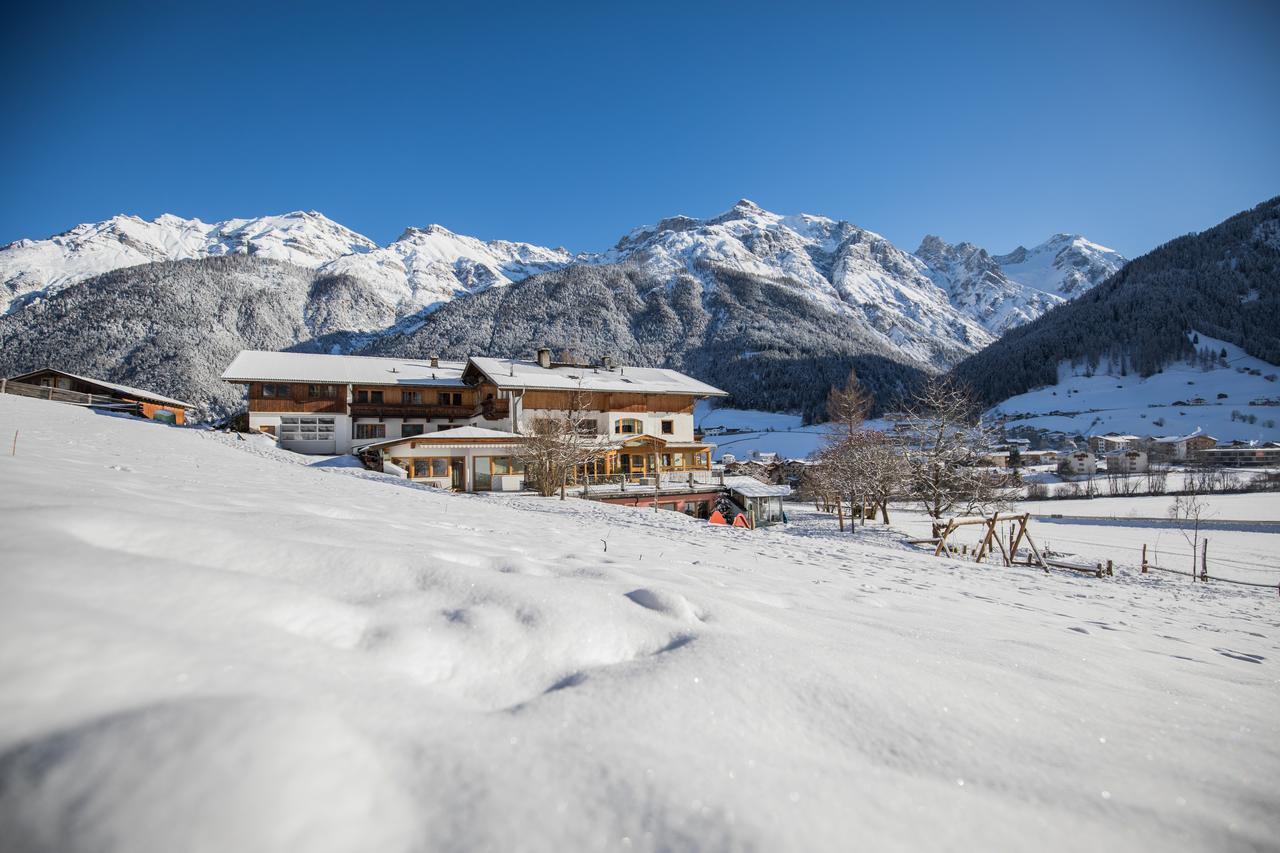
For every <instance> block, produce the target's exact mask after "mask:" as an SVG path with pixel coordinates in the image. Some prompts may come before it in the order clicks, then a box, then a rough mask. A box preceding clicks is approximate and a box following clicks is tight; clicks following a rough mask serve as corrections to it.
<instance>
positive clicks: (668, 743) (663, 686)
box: [0, 396, 1280, 851]
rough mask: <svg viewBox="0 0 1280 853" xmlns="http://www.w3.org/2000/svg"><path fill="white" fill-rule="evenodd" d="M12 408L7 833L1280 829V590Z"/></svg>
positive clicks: (915, 845)
mask: <svg viewBox="0 0 1280 853" xmlns="http://www.w3.org/2000/svg"><path fill="white" fill-rule="evenodd" d="M15 430H18V431H19V435H18V440H17V453H16V455H13V456H11V455H9V450H10V443H11V441H12V437H13V435H14V432H15ZM0 438H2V439H3V451H4V453H3V455H0V534H2V535H3V537H4V542H5V550H4V552H3V553H4V559H3V568H2V571H0V583H2V584H3V589H0V684H3V692H2V693H0V829H2V832H3V838H4V840H5V844H4V845H3V846H4V848H5V849H6V850H12V851H88V850H93V851H177V850H181V851H232V850H234V851H268V850H271V851H276V850H306V851H372V850H376V851H410V850H426V849H431V850H459V851H460V850H473V849H503V850H534V851H560V850H584V849H592V850H594V849H632V850H635V849H639V850H770V851H772V850H788V851H790V850H795V851H826V850H831V851H844V850H851V849H866V850H877V851H880V850H890V851H892V850H920V849H950V850H976V849H998V850H1023V849H1031V848H1034V849H1037V850H1153V851H1154V850H1161V851H1164V850H1205V851H1224V850H1263V849H1272V850H1274V849H1276V839H1277V838H1280V811H1278V810H1277V809H1276V807H1275V804H1276V794H1275V792H1276V791H1277V789H1280V718H1278V717H1277V714H1276V710H1277V708H1278V707H1280V686H1278V683H1280V682H1278V678H1280V670H1278V669H1277V666H1278V665H1280V601H1277V598H1276V595H1275V593H1274V592H1272V591H1266V590H1254V589H1249V588H1244V587H1238V588H1230V587H1225V586H1222V587H1214V588H1206V587H1201V586H1199V585H1197V586H1194V587H1193V586H1192V585H1191V584H1189V583H1187V582H1185V581H1184V580H1183V579H1181V578H1176V577H1173V576H1170V577H1168V578H1165V577H1146V578H1143V577H1135V576H1132V575H1118V576H1117V577H1116V578H1113V579H1107V580H1104V581H1099V580H1096V579H1092V578H1085V577H1076V576H1068V575H1064V574H1057V573H1055V574H1052V575H1048V576H1046V575H1044V574H1042V573H1039V572H1037V571H1031V570H1027V569H1002V568H1000V569H997V568H987V567H976V566H973V565H971V564H966V563H962V562H958V561H950V560H942V559H936V558H933V557H932V556H927V555H923V554H920V553H919V552H917V551H916V550H913V549H910V548H909V547H908V546H905V545H903V544H901V542H900V541H899V540H900V536H899V535H898V534H895V533H893V532H892V531H885V530H881V529H878V528H875V527H871V526H869V527H868V528H867V529H865V530H859V532H858V533H856V534H852V535H850V534H845V535H843V536H842V535H840V534H838V533H836V532H835V529H834V524H833V523H832V522H831V520H830V519H829V518H828V517H825V516H822V517H817V516H815V515H813V514H810V513H807V512H804V511H802V510H799V509H797V511H796V513H795V516H796V519H795V523H793V524H791V525H788V526H787V527H785V528H781V527H780V528H771V529H767V530H760V531H742V530H734V529H726V528H713V527H709V526H707V525H705V524H703V523H699V522H695V521H693V520H690V519H688V518H686V517H684V516H681V515H677V514H674V513H655V512H653V511H650V510H636V509H629V508H622V507H612V506H606V505H602V504H592V503H587V502H583V501H577V500H569V501H566V502H560V501H557V500H554V499H552V500H544V499H539V498H534V497H527V496H502V497H498V496H454V495H447V494H441V493H438V492H433V491H430V490H426V489H421V488H415V487H411V486H408V485H406V484H403V483H397V482H396V481H392V480H389V479H386V478H383V477H381V476H379V475H371V474H367V473H366V472H363V471H359V470H352V469H349V468H342V467H338V466H335V465H320V466H311V465H306V464H299V462H307V461H311V460H305V459H304V460H299V459H298V458H297V457H292V456H290V455H289V454H284V453H282V452H280V451H278V450H275V449H274V448H271V447H269V446H265V445H260V444H257V443H250V442H244V441H239V440H238V439H236V438H235V437H234V436H226V435H220V434H213V433H201V432H198V431H195V430H186V429H181V428H174V427H166V426H163V425H159V424H154V423H148V422H140V421H136V420H132V419H128V418H122V417H108V416H99V415H94V414H92V413H89V412H87V411H83V410H80V409H76V408H73V407H69V406H59V405H57V404H53V403H47V402H44V401H38V400H27V399H23V398H16V397H11V396H3V397H0ZM606 548H607V550H606Z"/></svg>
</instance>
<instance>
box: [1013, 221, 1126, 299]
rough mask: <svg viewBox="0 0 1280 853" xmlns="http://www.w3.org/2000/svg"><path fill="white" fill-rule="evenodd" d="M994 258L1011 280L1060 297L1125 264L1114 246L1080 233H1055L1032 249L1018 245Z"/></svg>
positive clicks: (1096, 281) (1071, 294)
mask: <svg viewBox="0 0 1280 853" xmlns="http://www.w3.org/2000/svg"><path fill="white" fill-rule="evenodd" d="M993 260H994V261H995V262H996V263H997V264H999V265H1000V270H1001V271H1002V272H1003V273H1004V274H1005V275H1006V276H1008V277H1009V278H1010V279H1012V280H1013V281H1016V282H1018V283H1019V284H1021V285H1024V286H1026V287H1029V288H1031V289H1032V290H1038V291H1041V292H1042V293H1048V294H1051V295H1053V296H1060V297H1062V298H1063V299H1074V298H1075V297H1077V296H1079V295H1080V294H1081V293H1084V292H1085V291H1086V290H1089V289H1090V288H1092V287H1094V286H1095V285H1098V284H1101V283H1102V281H1103V280H1104V279H1106V278H1107V277H1108V276H1110V275H1111V274H1112V273H1114V272H1116V271H1117V270H1119V269H1120V268H1121V267H1122V266H1124V265H1125V258H1124V256H1122V255H1121V254H1120V253H1119V252H1117V251H1116V250H1115V249H1108V248H1107V247H1106V246H1099V245H1098V244H1097V243H1094V242H1091V241H1089V240H1086V239H1085V238H1084V237H1081V236H1080V235H1079V234H1055V235H1053V236H1052V237H1050V238H1049V239H1048V240H1046V241H1045V242H1043V243H1041V244H1040V245H1039V246H1036V247H1035V248H1034V249H1025V248H1023V247H1022V246H1019V247H1018V248H1016V249H1014V250H1013V251H1012V252H1010V253H1009V254H1007V255H995V256H994V257H993Z"/></svg>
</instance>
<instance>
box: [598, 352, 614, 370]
mask: <svg viewBox="0 0 1280 853" xmlns="http://www.w3.org/2000/svg"><path fill="white" fill-rule="evenodd" d="M600 366H601V367H603V368H604V369H605V370H613V356H611V355H606V356H604V357H603V358H601V359H600Z"/></svg>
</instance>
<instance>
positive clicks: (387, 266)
mask: <svg viewBox="0 0 1280 853" xmlns="http://www.w3.org/2000/svg"><path fill="white" fill-rule="evenodd" d="M224 255H249V256H252V257H256V258H262V259H266V260H275V261H285V262H287V263H290V264H293V265H295V266H300V267H307V268H311V269H316V270H318V271H319V272H320V273H321V274H324V275H335V276H354V277H356V278H359V279H360V280H362V281H364V282H365V283H366V286H367V287H368V289H369V291H370V293H371V295H372V296H373V297H374V298H375V299H376V300H377V301H378V302H379V303H380V304H382V305H385V306H387V310H386V311H383V312H381V313H378V314H377V315H370V317H369V319H368V323H367V324H366V325H365V326H364V327H362V328H360V329H356V330H354V331H362V332H369V331H376V330H377V329H381V328H385V327H386V326H389V325H391V324H393V323H395V322H397V321H399V320H401V319H404V318H405V317H407V316H410V315H413V314H416V313H419V312H421V311H423V310H428V309H430V308H431V307H433V306H436V305H438V304H440V303H442V302H445V301H448V300H449V299H452V298H453V297H454V296H457V295H469V294H471V293H474V292H476V291H478V290H483V289H484V288H486V287H489V286H492V285H494V284H509V283H510V282H512V281H518V280H519V279H522V278H526V277H527V276H529V275H532V274H533V273H535V272H544V271H546V270H549V269H555V268H558V267H560V266H564V265H565V264H568V263H570V262H572V260H573V258H572V256H570V254H569V253H568V252H566V251H565V250H564V249H545V248H543V247H541V246H531V245H529V244H527V243H511V242H507V241H505V240H495V241H491V242H484V241H482V240H478V239H476V238H474V237H465V236H459V235H457V234H454V233H452V232H450V231H449V230H448V229H446V228H443V227H441V226H439V225H429V226H427V227H426V228H409V229H408V230H406V231H405V232H404V234H403V235H401V237H400V238H399V239H398V240H396V241H395V242H394V243H391V244H390V245H388V246H385V247H379V246H378V245H377V244H376V243H374V242H373V241H372V240H370V239H369V238H368V237H364V236H362V235H360V234H357V233H356V232H354V231H352V230H351V229H349V228H346V227H344V226H342V225H339V224H338V223H336V222H334V221H333V220H331V219H329V218H327V217H325V216H323V215H322V214H319V213H315V212H311V213H302V212H294V213H286V214H284V215H282V216H264V217H259V218H257V219H230V220H227V221H225V222H215V223H213V224H206V223H204V222H201V221H200V220H198V219H182V218H180V217H177V216H171V215H168V214H166V215H164V216H161V217H159V218H157V219H155V220H154V221H151V222H148V221H146V220H144V219H140V218H138V217H136V216H116V217H113V218H111V219H109V220H107V221H106V222H98V223H93V224H85V225H78V226H76V227H75V228H73V229H71V230H70V231H67V232H65V233H63V234H58V235H55V236H53V237H50V238H49V239H47V240H19V241H17V242H15V243H10V244H9V245H7V246H5V247H3V248H0V283H2V284H3V290H2V291H0V299H3V300H4V301H3V303H0V311H3V312H5V313H12V312H13V311H15V310H18V309H20V308H22V307H23V306H25V305H27V304H29V303H31V302H32V301H34V300H37V299H42V298H48V297H50V296H53V295H54V294H56V293H57V292H58V291H60V290H62V289H63V288H65V287H68V286H70V285H72V284H75V283H77V282H80V281H84V280H85V279H89V278H92V277H93V276H96V275H101V274H102V273H105V272H110V271H112V270H116V269H122V268H124V267H130V266H135V265H138V264H146V263H154V262H158V261H179V260H196V259H200V258H208V257H221V256H224Z"/></svg>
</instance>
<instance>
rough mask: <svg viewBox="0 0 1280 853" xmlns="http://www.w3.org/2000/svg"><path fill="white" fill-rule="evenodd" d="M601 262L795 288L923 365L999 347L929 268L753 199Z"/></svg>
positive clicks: (646, 231)
mask: <svg viewBox="0 0 1280 853" xmlns="http://www.w3.org/2000/svg"><path fill="white" fill-rule="evenodd" d="M598 260H599V261H600V262H605V263H618V264H624V265H632V266H637V267H639V268H641V269H643V270H644V271H645V272H646V273H648V274H650V275H654V276H657V277H659V278H665V279H674V278H675V277H676V276H678V275H681V274H689V275H693V276H695V277H701V278H704V279H705V276H702V275H701V273H700V268H701V267H702V266H703V265H706V264H714V265H717V266H722V267H729V268H731V269H736V270H740V271H742V272H746V273H750V274H752V275H757V276H762V277H766V278H771V279H776V280H779V281H781V282H785V283H790V284H791V285H792V286H793V287H794V289H796V290H797V291H798V292H799V293H800V294H802V295H803V296H805V297H806V298H808V299H810V300H812V301H814V302H816V303H818V304H819V305H821V306H822V307H824V308H826V309H827V310H830V311H833V312H836V313H840V314H858V315H861V316H862V317H863V318H864V319H865V320H866V322H867V324H868V325H869V326H870V327H871V328H872V329H874V330H875V332H876V333H877V334H879V335H880V336H881V337H882V338H883V339H884V341H885V342H886V343H888V344H890V345H891V346H893V347H894V348H896V349H898V350H900V351H901V352H903V354H904V355H906V356H907V357H909V358H911V359H913V360H916V361H920V362H923V363H929V362H930V361H932V360H933V359H934V357H935V355H936V353H937V349H938V345H939V344H941V345H943V347H944V348H947V349H956V350H959V351H970V352H972V351H975V350H978V349H981V348H982V347H983V346H985V345H987V344H988V343H990V342H991V341H992V340H993V337H992V335H991V334H990V333H989V332H988V331H987V330H986V329H985V328H984V327H983V326H982V325H980V324H979V322H977V321H976V320H975V319H974V318H973V317H971V316H969V315H968V314H967V313H965V312H964V311H961V310H957V308H956V307H955V306H954V305H952V303H951V301H950V300H949V298H948V294H947V292H946V290H944V289H943V288H941V287H939V286H938V285H937V284H936V283H935V282H934V281H933V280H932V279H931V278H930V276H929V269H928V267H927V265H926V264H924V263H923V262H922V261H921V260H920V259H919V258H916V257H913V256H912V255H910V254H908V253H906V252H903V251H902V250H901V249H898V248H897V247H896V246H894V245H893V244H892V243H890V242H889V241H888V240H886V239H885V238H884V237H882V236H880V235H879V234H876V233H874V232H872V231H867V230H865V229H862V228H859V227H857V226H856V225H852V224H850V223H848V222H843V221H836V220H833V219H828V218H827V217H824V216H812V215H807V214H800V215H796V216H781V215H779V214H776V213H771V212H769V211H767V210H764V209H762V208H760V207H759V206H758V205H756V204H754V203H753V202H751V201H748V200H747V199H743V200H741V201H739V202H738V203H737V204H735V205H734V206H733V208H732V209H730V210H729V211H727V212H726V213H723V214H721V215H720V216H716V217H713V218H711V219H706V220H698V219H692V218H690V217H686V216H677V217H672V218H670V219H664V220H662V221H661V222H659V223H657V224H656V225H652V226H649V227H645V228H638V229H636V230H634V231H632V232H631V233H630V234H628V235H627V236H626V237H624V238H623V239H622V240H620V241H619V242H618V244H617V245H616V246H615V247H614V248H613V249H612V250H610V251H609V252H606V253H604V254H603V255H601V256H599V258H598Z"/></svg>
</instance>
